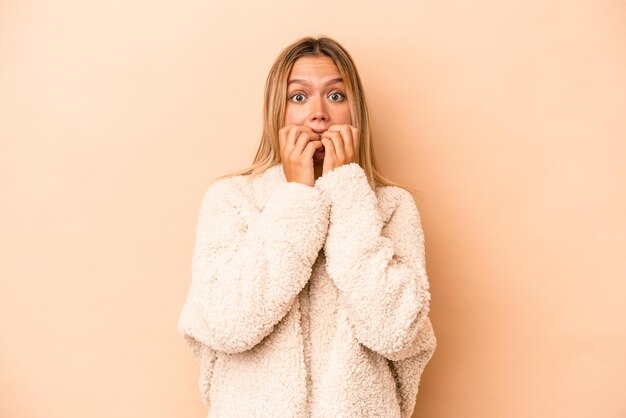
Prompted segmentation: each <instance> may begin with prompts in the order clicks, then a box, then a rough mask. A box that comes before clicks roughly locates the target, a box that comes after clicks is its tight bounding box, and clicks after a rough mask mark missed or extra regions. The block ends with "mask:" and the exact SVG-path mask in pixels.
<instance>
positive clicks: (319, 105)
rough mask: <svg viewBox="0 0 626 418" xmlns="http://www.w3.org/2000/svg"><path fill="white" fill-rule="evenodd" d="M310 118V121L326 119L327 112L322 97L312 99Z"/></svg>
mask: <svg viewBox="0 0 626 418" xmlns="http://www.w3.org/2000/svg"><path fill="white" fill-rule="evenodd" d="M310 119H311V120H312V121H315V120H327V119H328V113H327V112H326V105H325V104H324V100H323V99H320V98H318V99H315V100H312V103H311V115H310Z"/></svg>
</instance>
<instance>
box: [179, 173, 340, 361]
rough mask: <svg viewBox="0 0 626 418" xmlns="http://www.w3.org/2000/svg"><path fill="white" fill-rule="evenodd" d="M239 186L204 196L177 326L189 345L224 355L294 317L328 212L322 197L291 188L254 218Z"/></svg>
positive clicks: (275, 194) (228, 183) (279, 191)
mask: <svg viewBox="0 0 626 418" xmlns="http://www.w3.org/2000/svg"><path fill="white" fill-rule="evenodd" d="M241 187H242V186H240V185H239V184H238V183H235V182H234V180H233V178H226V179H220V180H218V181H216V182H214V183H213V184H212V185H211V186H209V188H208V190H207V191H206V193H205V195H204V197H203V200H202V205H201V209H200V215H199V219H198V226H197V231H196V241H195V247H194V250H193V257H192V278H191V286H190V288H189V291H188V293H187V298H186V300H185V303H184V306H183V309H182V312H181V315H180V318H179V322H178V330H179V333H181V334H182V335H183V336H184V337H185V339H186V340H189V339H191V340H195V341H197V342H199V343H202V344H205V345H206V346H208V347H210V348H211V349H212V350H217V351H222V352H226V353H238V352H242V351H245V350H249V349H250V348H252V347H254V346H255V345H256V344H257V343H259V342H260V341H261V340H262V339H263V338H264V337H265V336H267V335H268V334H270V333H271V332H272V330H273V328H274V326H275V325H276V324H277V323H278V322H279V321H280V320H281V319H282V318H283V317H284V316H285V314H286V313H287V312H288V310H289V308H290V306H291V304H292V302H293V300H294V299H295V297H296V296H297V295H298V293H299V292H300V291H301V290H302V288H303V287H304V286H305V285H306V283H307V281H308V280H309V277H310V275H311V269H312V266H313V263H314V262H315V259H316V258H317V255H318V253H319V251H320V249H321V248H322V245H323V242H324V239H325V236H326V232H327V229H328V214H329V210H330V208H329V205H328V203H327V202H325V201H324V200H323V199H322V198H321V193H320V191H319V190H317V189H315V188H314V187H310V186H307V185H304V184H301V183H297V182H286V183H281V184H280V185H279V186H277V187H276V189H275V190H274V191H272V194H271V195H270V197H269V198H268V201H267V203H266V204H265V207H264V209H263V210H262V211H261V212H258V210H257V212H254V210H253V209H250V208H251V207H252V206H251V204H250V203H249V202H247V201H246V197H245V196H244V195H245V191H243V190H242V189H241ZM244 214H245V216H244Z"/></svg>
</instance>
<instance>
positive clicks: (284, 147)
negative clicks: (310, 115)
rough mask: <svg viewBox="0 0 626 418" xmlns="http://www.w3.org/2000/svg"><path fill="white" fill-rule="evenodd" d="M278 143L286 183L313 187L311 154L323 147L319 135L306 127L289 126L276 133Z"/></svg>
mask: <svg viewBox="0 0 626 418" xmlns="http://www.w3.org/2000/svg"><path fill="white" fill-rule="evenodd" d="M278 142H279V144H280V158H281V160H282V162H283V171H284V172H285V178H286V179H287V181H288V182H291V181H295V182H298V183H302V184H306V185H308V186H311V187H313V186H314V185H315V172H314V168H313V154H314V153H315V150H316V149H318V148H321V147H323V145H322V142H321V141H320V137H319V134H317V133H316V132H314V131H313V129H311V128H309V127H308V126H304V125H294V124H289V125H286V126H283V127H282V128H280V130H279V131H278ZM324 164H326V162H324Z"/></svg>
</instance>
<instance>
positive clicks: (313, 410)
mask: <svg viewBox="0 0 626 418" xmlns="http://www.w3.org/2000/svg"><path fill="white" fill-rule="evenodd" d="M429 302H430V292H429V283H428V278H427V275H426V270H425V258H424V233H423V231H422V227H421V221H420V217H419V212H418V210H417V207H416V205H415V202H414V200H413V198H412V196H411V194H410V193H409V192H408V191H406V190H404V189H402V188H400V187H396V186H384V187H377V188H376V191H373V190H372V188H371V187H370V185H369V183H368V182H367V177H366V175H365V172H364V171H363V169H362V168H361V166H359V165H358V164H357V163H350V164H345V165H342V166H340V167H337V168H335V169H334V170H332V171H330V172H328V173H326V174H324V175H323V176H321V177H319V178H318V179H317V180H316V181H315V186H314V187H311V186H308V185H305V184H301V183H297V182H287V181H286V179H285V175H284V172H283V168H282V164H278V165H275V166H272V167H271V168H269V169H267V170H266V171H265V172H264V173H262V174H261V175H260V176H259V177H257V178H256V179H254V180H253V181H252V182H248V178H247V176H235V177H230V178H226V179H220V180H218V181H215V182H213V183H212V184H211V185H210V186H209V187H208V189H207V191H206V193H205V195H204V198H203V201H202V205H201V208H200V214H199V219H198V226H197V232H196V242H195V247H194V252H193V258H192V278H191V284H190V287H189V291H188V293H187V297H186V300H185V303H184V305H183V308H182V311H181V314H180V318H179V322H178V331H179V333H180V334H181V335H182V336H183V337H184V339H185V341H186V342H187V343H188V344H189V347H190V348H191V349H192V350H193V353H194V356H195V358H196V359H197V360H198V361H199V364H200V378H199V389H200V393H201V396H202V400H203V401H204V403H205V404H206V405H207V406H208V407H209V415H208V416H209V418H212V417H220V418H222V417H237V418H239V417H254V416H263V417H303V418H304V417H354V416H360V417H362V416H377V417H381V416H384V417H401V418H405V417H406V418H408V417H410V416H411V415H412V413H413V409H414V406H415V401H416V396H417V393H418V386H419V382H420V377H421V374H422V372H423V370H424V368H425V366H426V364H427V363H428V362H429V361H430V359H431V357H432V355H433V352H434V351H435V347H436V338H435V335H434V332H433V328H432V324H431V321H430V319H429V317H428V312H429Z"/></svg>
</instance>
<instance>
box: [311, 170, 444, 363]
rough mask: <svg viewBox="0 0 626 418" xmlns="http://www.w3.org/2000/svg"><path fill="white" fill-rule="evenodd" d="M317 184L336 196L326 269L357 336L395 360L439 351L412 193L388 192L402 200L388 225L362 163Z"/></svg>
mask: <svg viewBox="0 0 626 418" xmlns="http://www.w3.org/2000/svg"><path fill="white" fill-rule="evenodd" d="M315 187H319V188H320V189H321V190H322V192H323V194H324V196H325V198H326V199H327V200H328V201H330V206H331V209H330V225H329V228H328V235H327V237H326V242H325V244H324V252H325V255H326V270H327V272H328V274H329V276H330V278H331V279H332V280H333V282H334V283H335V285H336V286H337V288H338V290H339V295H340V300H341V301H342V303H343V304H344V306H345V307H346V309H347V313H348V318H349V319H348V320H349V322H350V325H351V328H352V330H353V332H354V335H355V338H356V339H357V340H358V341H359V342H360V343H361V344H363V345H364V346H366V347H367V348H369V349H371V350H373V351H375V352H377V353H379V354H380V355H382V356H384V357H386V358H388V359H390V360H402V359H404V358H407V357H411V356H416V355H421V356H424V355H425V354H429V353H427V351H434V347H435V343H436V341H435V339H434V333H433V332H432V325H431V323H430V319H429V318H428V312H429V309H430V304H429V302H430V292H429V284H428V278H427V275H426V270H425V257H424V255H425V252H424V234H423V231H422V227H421V221H420V217H419V212H418V210H417V207H416V205H415V202H414V200H413V198H412V196H411V194H410V193H409V192H408V191H406V190H404V189H402V188H400V187H395V188H394V193H389V194H388V195H387V197H388V198H392V199H397V202H396V203H395V204H394V206H395V210H394V212H393V214H392V215H391V218H390V219H389V221H388V222H387V224H386V225H383V219H382V216H381V213H380V210H379V207H378V201H377V196H376V194H375V192H374V191H373V190H372V188H371V187H370V185H369V183H368V181H367V177H366V175H365V172H364V171H363V169H362V168H361V166H360V165H358V164H357V163H350V164H344V165H342V166H340V167H337V168H335V169H334V170H332V171H330V172H328V173H326V174H324V176H322V177H320V178H319V179H318V180H317V182H316V185H315ZM430 354H432V353H430Z"/></svg>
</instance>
